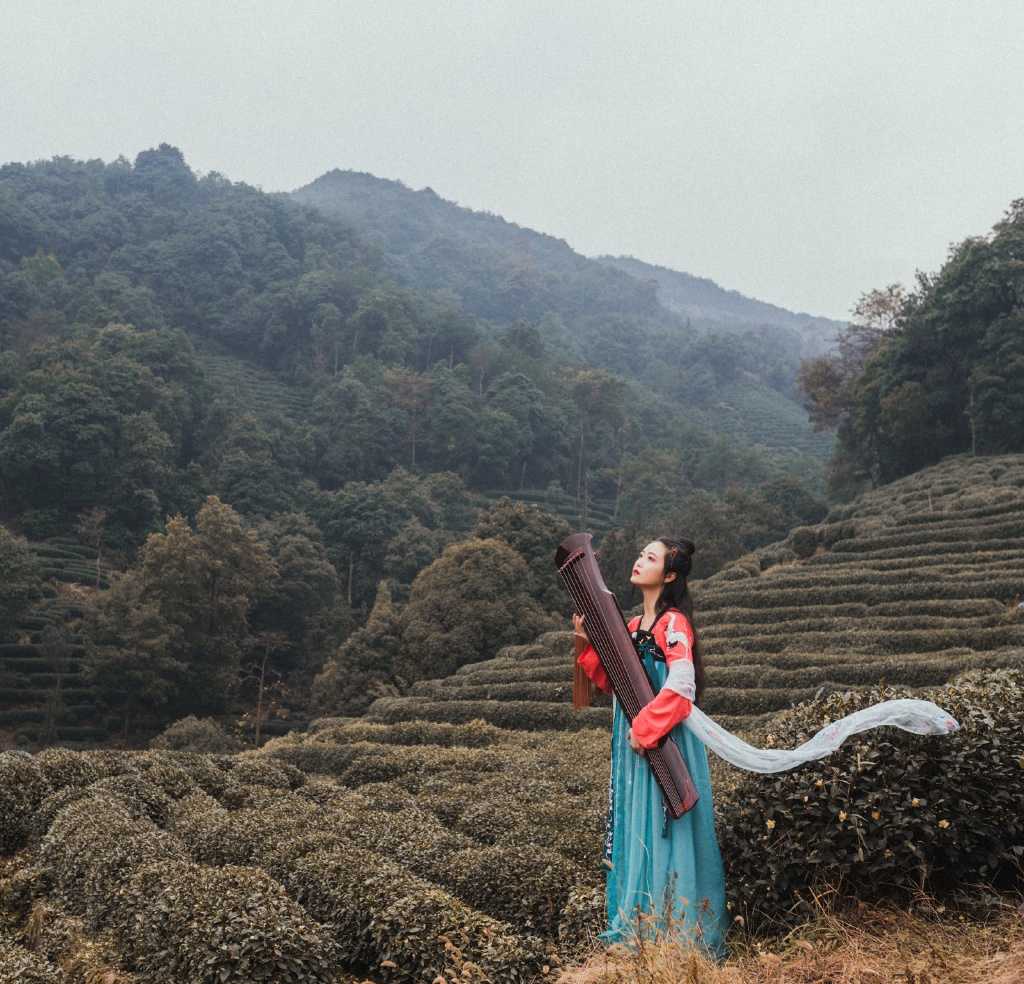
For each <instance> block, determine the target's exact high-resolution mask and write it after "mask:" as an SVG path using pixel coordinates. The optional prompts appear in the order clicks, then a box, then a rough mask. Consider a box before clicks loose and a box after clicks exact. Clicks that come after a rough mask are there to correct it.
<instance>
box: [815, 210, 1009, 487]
mask: <svg viewBox="0 0 1024 984" xmlns="http://www.w3.org/2000/svg"><path fill="white" fill-rule="evenodd" d="M1022 244H1024V199H1019V200H1017V201H1015V202H1013V203H1012V204H1011V206H1010V208H1009V210H1008V211H1007V213H1006V216H1005V218H1004V219H1003V220H1002V221H1001V222H999V223H997V224H996V225H995V227H994V228H993V229H992V232H991V233H990V234H989V235H987V236H973V237H971V238H969V239H965V240H964V241H963V242H962V243H960V244H958V245H956V246H954V247H952V248H951V249H950V254H949V258H948V260H947V261H946V264H945V265H944V266H943V267H942V269H941V270H940V271H939V272H938V273H935V274H920V275H919V276H918V282H917V284H916V287H915V289H914V290H913V291H911V292H910V293H907V292H905V291H904V290H903V289H902V288H901V287H899V286H898V285H890V286H889V287H886V288H881V289H876V290H874V291H870V292H869V293H868V294H866V295H865V296H864V298H863V299H862V301H861V303H860V304H859V305H858V308H857V309H856V310H855V311H854V318H853V322H852V323H851V324H850V326H849V327H848V328H846V329H844V331H843V332H841V333H840V335H839V338H838V345H837V349H836V351H835V352H832V353H828V354H825V355H821V356H818V357H816V358H814V359H812V360H810V361H809V362H807V363H805V364H804V365H803V366H802V368H801V372H800V378H799V386H800V389H801V391H802V392H803V394H804V396H805V398H806V403H805V406H806V407H807V409H808V411H809V412H810V414H811V417H812V419H813V420H814V422H815V424H816V426H818V427H819V428H821V429H823V430H826V431H832V429H834V428H838V442H837V446H836V454H835V456H834V458H833V459H832V461H831V462H830V467H829V472H830V475H829V482H830V487H831V490H832V494H833V495H835V496H845V497H850V496H852V495H854V494H856V493H857V492H859V491H861V490H863V489H864V488H867V487H874V486H877V485H879V484H884V483H886V482H891V481H893V479H896V478H899V477H901V476H903V475H909V474H910V473H911V472H914V471H916V470H918V469H919V468H923V467H924V466H926V465H930V464H933V463H934V462H936V461H939V460H940V459H942V458H943V457H945V456H946V455H950V454H962V453H964V452H969V453H971V454H985V455H990V454H1003V453H1006V452H1011V451H1020V450H1021V449H1022V448H1024V258H1022V256H1024V254H1022Z"/></svg>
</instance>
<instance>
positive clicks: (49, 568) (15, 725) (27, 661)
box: [0, 537, 110, 745]
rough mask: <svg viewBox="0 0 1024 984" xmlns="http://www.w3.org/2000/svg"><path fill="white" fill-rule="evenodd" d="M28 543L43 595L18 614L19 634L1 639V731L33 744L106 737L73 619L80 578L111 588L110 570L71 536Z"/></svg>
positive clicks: (78, 607)
mask: <svg viewBox="0 0 1024 984" xmlns="http://www.w3.org/2000/svg"><path fill="white" fill-rule="evenodd" d="M29 546H30V549H31V550H32V552H33V553H34V554H35V555H36V557H37V558H38V560H39V565H40V572H39V573H40V576H41V577H42V579H43V598H42V599H41V600H40V602H39V603H38V604H37V605H36V606H35V607H34V608H33V609H32V610H31V611H30V612H29V613H27V614H26V615H24V616H22V617H21V618H20V619H19V620H18V621H17V623H16V628H17V630H18V632H19V633H20V639H19V641H18V642H12V643H2V644H0V730H2V731H4V732H7V733H8V735H9V736H13V737H14V738H15V740H16V741H21V742H24V743H25V744H29V745H40V744H43V743H44V742H47V741H59V742H94V741H103V740H104V739H105V738H106V737H107V729H106V727H104V726H103V721H102V717H101V715H100V712H99V710H98V709H97V707H96V704H95V694H93V693H92V692H91V691H90V690H89V689H88V688H87V686H86V681H85V677H84V674H83V672H82V667H83V657H84V655H85V648H84V647H83V646H81V645H79V640H78V638H77V635H76V625H77V623H78V621H79V620H80V619H81V617H82V611H83V608H82V606H83V603H84V601H85V597H86V591H87V590H88V589H86V590H83V589H82V587H81V585H88V586H89V589H91V588H92V587H94V586H97V585H98V586H99V587H100V588H106V587H109V584H110V582H109V576H110V570H109V568H108V567H107V566H106V565H105V564H103V563H100V564H99V565H97V563H96V551H95V550H93V549H91V548H90V547H84V546H82V545H81V544H79V543H76V542H75V541H74V540H67V539H62V538H59V537H54V538H52V539H50V540H48V541H47V542H45V543H32V544H29ZM55 630H56V631H55Z"/></svg>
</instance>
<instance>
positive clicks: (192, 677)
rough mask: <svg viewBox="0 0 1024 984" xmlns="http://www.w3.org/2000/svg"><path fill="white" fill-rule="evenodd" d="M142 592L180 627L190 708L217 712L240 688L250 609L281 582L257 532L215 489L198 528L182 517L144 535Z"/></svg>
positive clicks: (177, 641) (184, 695) (178, 648)
mask: <svg viewBox="0 0 1024 984" xmlns="http://www.w3.org/2000/svg"><path fill="white" fill-rule="evenodd" d="M141 577H142V585H143V591H142V597H143V598H144V599H145V600H152V601H153V602H154V603H155V604H156V606H157V610H158V612H159V614H160V616H161V618H162V619H163V620H164V621H165V622H166V623H167V624H168V625H170V626H173V627H174V629H175V630H176V632H175V636H174V638H173V640H172V646H171V652H172V653H173V654H174V655H175V656H176V658H177V659H178V660H179V661H180V662H181V663H182V664H184V665H185V666H187V670H186V672H185V674H184V679H183V680H182V681H181V683H180V684H179V689H180V694H181V700H182V702H183V703H184V705H185V706H186V710H188V711H189V712H192V713H196V712H198V711H203V712H204V713H205V712H208V711H214V712H216V711H220V710H222V709H223V708H224V707H225V706H226V703H227V699H228V697H229V696H230V695H231V693H232V692H233V691H234V689H235V683H236V680H237V676H238V663H239V657H240V654H241V651H242V646H243V645H244V644H245V642H246V640H247V638H248V635H249V615H250V613H251V611H252V610H253V608H254V607H255V606H256V605H257V604H258V603H259V601H260V600H261V599H262V598H265V597H266V596H268V595H269V594H270V593H271V592H272V591H273V589H274V585H275V582H276V581H277V571H276V570H275V568H274V563H273V561H272V560H271V559H270V556H269V555H268V552H267V548H266V546H265V545H264V544H262V543H260V542H259V540H258V539H257V537H256V534H255V532H253V531H251V530H246V529H245V528H244V527H243V526H242V524H241V519H240V517H239V516H238V514H237V513H236V512H235V511H234V510H233V509H232V508H231V507H230V506H228V505H226V504H225V503H223V502H221V501H220V500H219V499H218V498H217V497H216V496H210V497H209V498H208V499H207V500H206V503H205V505H204V506H203V508H202V509H200V510H199V515H198V516H197V517H196V528H195V530H193V529H192V528H191V527H190V526H189V524H188V521H187V520H186V519H185V518H184V517H182V516H175V517H172V518H171V519H169V520H168V521H167V528H166V532H164V533H154V534H152V535H151V536H150V537H149V539H148V540H147V541H146V545H145V548H144V551H143V561H142V570H141Z"/></svg>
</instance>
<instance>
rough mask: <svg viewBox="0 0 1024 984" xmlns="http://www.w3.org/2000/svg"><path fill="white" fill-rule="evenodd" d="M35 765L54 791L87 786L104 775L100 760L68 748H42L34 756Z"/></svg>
mask: <svg viewBox="0 0 1024 984" xmlns="http://www.w3.org/2000/svg"><path fill="white" fill-rule="evenodd" d="M35 763H36V765H37V766H38V767H39V769H40V771H41V772H42V773H43V775H44V776H46V779H47V780H48V781H49V783H50V785H51V786H52V787H53V788H54V789H55V790H56V789H63V788H64V787H65V786H88V785H90V784H91V783H94V782H95V781H96V780H97V779H102V778H103V777H104V776H105V775H106V771H105V770H104V768H103V766H102V762H101V760H98V759H96V758H95V757H94V756H92V757H91V756H87V755H83V754H82V753H81V752H74V751H72V750H71V749H70V748H44V749H43V750H42V751H41V752H39V753H38V754H37V755H36V756H35Z"/></svg>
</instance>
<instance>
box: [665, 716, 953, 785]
mask: <svg viewBox="0 0 1024 984" xmlns="http://www.w3.org/2000/svg"><path fill="white" fill-rule="evenodd" d="M683 724H684V726H685V727H687V728H688V729H689V730H690V731H691V732H693V734H694V735H696V736H697V737H698V738H699V739H700V740H701V741H702V742H703V743H704V744H705V745H707V747H708V748H710V749H711V751H713V752H714V753H715V754H716V755H718V756H720V757H721V758H724V759H725V760H726V762H731V763H732V764H733V765H737V766H739V767H740V768H741V769H746V770H747V771H749V772H785V771H786V769H792V768H794V767H796V766H798V765H803V764H804V763H805V762H810V761H811V760H812V759H820V758H824V757H825V756H826V755H828V754H830V753H831V752H834V751H835V750H836V749H837V748H838V747H839V746H840V745H841V744H842V743H843V742H844V741H846V739H847V738H849V737H850V735H855V734H857V733H858V732H861V731H868V730H870V729H871V728H882V727H894V728H902V729H903V730H904V731H909V732H911V733H912V734H915V735H947V734H949V733H950V732H953V731H956V730H957V728H959V727H960V725H959V724H957V722H956V721H955V720H954V719H953V718H952V717H950V715H949V714H947V713H946V712H945V711H944V710H942V708H941V707H938V706H937V705H936V704H933V703H932V702H931V701H930V700H911V699H909V698H901V699H900V700H883V701H882V702H881V703H879V704H872V705H871V706H870V707H865V708H864V709H863V710H861V711H854V713H853V714H848V715H847V716H846V717H844V718H840V719H839V720H838V721H833V722H832V723H831V724H827V725H825V727H824V728H822V729H821V731H819V732H818V733H817V734H816V735H815V736H814V737H813V738H811V739H809V740H808V741H805V742H804V743H803V744H802V745H799V746H798V747H796V748H791V749H788V748H754V747H753V745H748V744H747V743H746V742H745V741H742V740H741V739H739V738H737V737H736V736H735V735H732V734H729V732H728V731H726V730H725V728H723V727H721V726H720V725H718V724H716V723H715V722H714V721H712V720H711V718H709V717H708V716H707V715H706V714H705V713H704V712H703V711H701V710H700V709H699V708H697V707H694V708H693V710H691V711H690V714H689V716H688V717H685V718H683Z"/></svg>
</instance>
